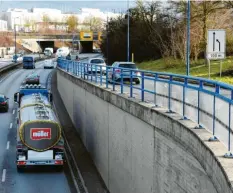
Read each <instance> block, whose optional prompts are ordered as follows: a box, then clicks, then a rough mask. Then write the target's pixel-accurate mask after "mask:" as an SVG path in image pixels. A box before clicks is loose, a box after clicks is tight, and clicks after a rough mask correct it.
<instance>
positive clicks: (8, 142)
mask: <svg viewBox="0 0 233 193" xmlns="http://www.w3.org/2000/svg"><path fill="white" fill-rule="evenodd" d="M9 147H10V141H7V144H6V149H9Z"/></svg>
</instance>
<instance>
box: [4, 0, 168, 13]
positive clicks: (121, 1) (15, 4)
mask: <svg viewBox="0 0 233 193" xmlns="http://www.w3.org/2000/svg"><path fill="white" fill-rule="evenodd" d="M144 1H151V0H144ZM164 1H165V0H164ZM134 5H135V0H129V7H134ZM33 7H36V8H55V9H59V10H62V11H63V12H79V11H78V9H80V8H97V9H100V10H101V11H109V12H116V13H119V12H124V11H126V10H127V0H101V1H100V0H69V1H66V0H63V1H62V0H57V1H55V0H50V1H45V0H41V1H32V0H24V1H20V0H0V11H5V10H7V9H8V8H25V9H31V8H33Z"/></svg>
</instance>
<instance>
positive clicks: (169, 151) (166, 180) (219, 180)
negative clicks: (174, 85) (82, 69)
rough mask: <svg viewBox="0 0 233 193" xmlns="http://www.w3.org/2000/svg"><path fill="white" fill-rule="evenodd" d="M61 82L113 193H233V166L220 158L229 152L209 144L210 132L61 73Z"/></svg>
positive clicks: (70, 109) (74, 118) (71, 111)
mask: <svg viewBox="0 0 233 193" xmlns="http://www.w3.org/2000/svg"><path fill="white" fill-rule="evenodd" d="M57 81H58V90H59V93H60V95H61V97H62V99H63V102H64V104H65V106H66V108H67V110H68V112H69V115H70V117H71V119H72V121H73V123H74V125H75V127H76V128H77V131H78V132H79V134H80V136H81V138H82V140H83V143H84V144H85V146H86V148H87V149H88V151H89V152H90V154H91V156H92V158H93V161H94V162H95V164H96V167H97V168H98V170H99V172H100V174H101V176H102V178H103V180H104V181H105V184H106V185H107V187H108V189H109V191H110V192H111V193H216V192H219V193H223V192H224V193H230V192H233V191H232V186H231V180H232V179H231V176H230V174H231V171H232V166H233V164H232V163H233V162H232V160H231V159H224V160H223V158H221V157H220V156H218V155H220V154H221V153H222V152H224V151H225V147H224V146H223V145H222V144H221V143H220V142H214V143H213V142H212V143H211V142H207V139H208V138H209V137H210V136H211V134H210V133H208V132H207V131H206V130H204V129H202V130H197V129H194V128H195V126H196V125H195V124H194V123H192V122H191V121H187V120H180V118H181V117H180V116H179V115H177V114H166V111H165V110H163V109H154V108H152V107H151V106H150V105H148V104H145V103H139V102H138V101H136V100H131V99H128V98H127V97H126V96H124V95H119V94H117V93H114V92H112V91H110V90H107V89H104V88H101V87H99V86H96V85H94V84H91V83H90V82H85V81H83V80H82V79H78V78H76V77H73V76H72V75H70V74H67V73H66V72H63V71H62V70H59V69H58V70H57ZM216 147H218V149H217V151H216ZM223 161H224V164H223ZM229 164H231V168H230V170H227V169H226V168H227V167H228V166H229ZM228 169H229V167H228Z"/></svg>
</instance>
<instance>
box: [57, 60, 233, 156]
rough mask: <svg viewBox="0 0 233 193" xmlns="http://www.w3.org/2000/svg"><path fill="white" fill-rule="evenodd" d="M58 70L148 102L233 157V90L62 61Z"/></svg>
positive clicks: (172, 76) (188, 79)
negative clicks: (206, 133) (200, 131)
mask: <svg viewBox="0 0 233 193" xmlns="http://www.w3.org/2000/svg"><path fill="white" fill-rule="evenodd" d="M57 62H58V67H59V68H61V69H63V70H65V71H66V72H68V73H70V74H72V75H74V76H76V77H79V78H82V79H85V80H88V81H91V82H95V83H97V84H100V85H102V86H104V87H106V88H112V90H113V91H116V90H119V91H120V93H128V94H129V97H136V98H139V99H140V100H141V101H148V102H151V103H153V104H154V105H155V106H160V107H164V108H167V109H168V113H169V112H170V113H172V112H176V113H178V114H180V115H182V116H183V118H184V119H190V120H192V121H194V122H196V123H198V125H199V126H198V127H197V129H206V130H208V131H209V132H211V133H212V134H213V137H212V138H210V139H209V140H210V141H215V140H219V141H221V142H222V143H223V144H224V145H225V146H226V147H227V148H228V152H227V153H226V154H225V155H224V156H225V157H233V156H232V153H231V150H232V147H233V141H232V137H233V136H232V128H233V121H232V119H233V116H232V113H233V106H232V105H233V87H232V86H230V85H228V84H224V83H221V82H217V81H212V80H208V79H203V78H197V77H191V76H182V75H177V74H168V73H159V72H152V71H144V70H138V69H129V68H115V67H111V66H100V65H90V64H87V63H84V62H76V61H69V60H64V59H61V58H59V59H58V61H57Z"/></svg>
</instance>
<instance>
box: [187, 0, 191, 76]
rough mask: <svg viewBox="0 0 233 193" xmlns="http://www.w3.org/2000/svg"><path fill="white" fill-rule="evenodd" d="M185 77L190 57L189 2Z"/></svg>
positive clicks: (188, 5) (188, 4)
mask: <svg viewBox="0 0 233 193" xmlns="http://www.w3.org/2000/svg"><path fill="white" fill-rule="evenodd" d="M186 41H187V42H186V46H187V47H186V75H187V76H189V63H190V60H189V55H190V0H188V3H187V40H186Z"/></svg>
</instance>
